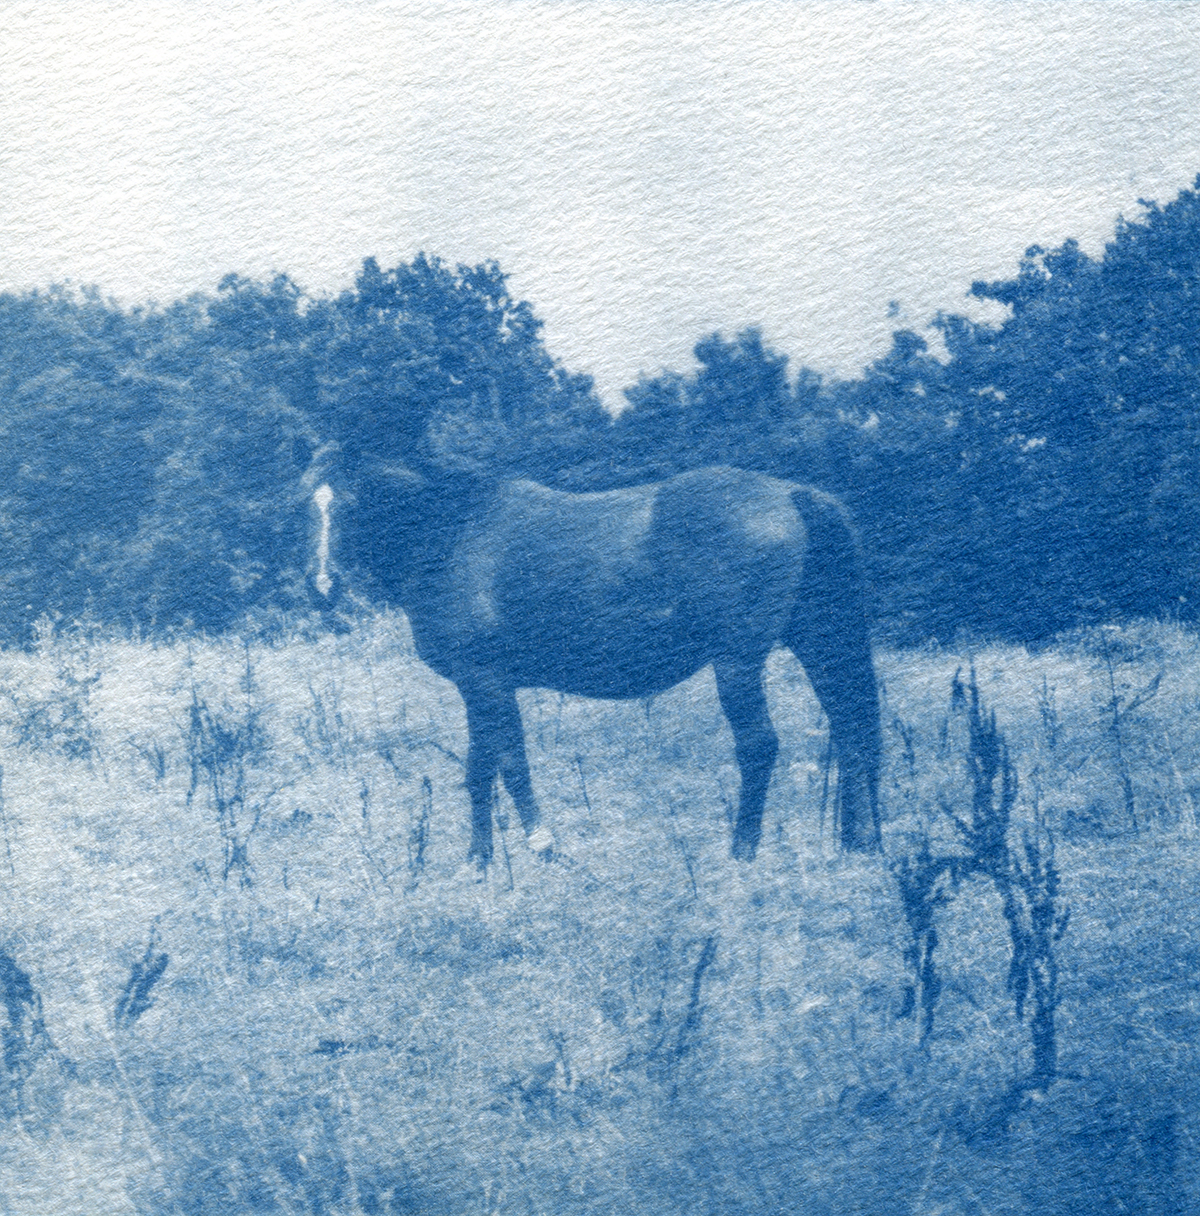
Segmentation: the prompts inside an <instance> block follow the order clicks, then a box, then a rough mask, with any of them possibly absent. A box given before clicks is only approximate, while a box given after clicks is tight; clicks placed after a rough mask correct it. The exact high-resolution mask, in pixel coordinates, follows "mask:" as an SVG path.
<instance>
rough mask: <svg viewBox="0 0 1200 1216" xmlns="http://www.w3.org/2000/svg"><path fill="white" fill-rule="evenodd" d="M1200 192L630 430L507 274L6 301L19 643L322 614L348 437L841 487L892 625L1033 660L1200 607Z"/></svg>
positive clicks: (356, 448) (588, 468)
mask: <svg viewBox="0 0 1200 1216" xmlns="http://www.w3.org/2000/svg"><path fill="white" fill-rule="evenodd" d="M1197 191H1200V179H1197V183H1196V188H1195V189H1194V190H1192V191H1184V192H1183V193H1181V194H1180V195H1179V197H1178V198H1177V199H1176V200H1174V201H1173V202H1171V203H1169V204H1168V205H1166V206H1158V205H1157V204H1153V203H1146V204H1143V214H1142V215H1141V216H1140V217H1139V218H1137V219H1134V220H1122V221H1121V222H1120V224H1119V225H1118V228H1117V231H1116V233H1115V236H1114V239H1113V241H1112V242H1111V243H1110V244H1109V245H1108V247H1107V248H1106V250H1105V252H1104V255H1103V257H1101V258H1089V257H1088V256H1086V255H1085V254H1084V253H1083V252H1082V251H1081V250H1080V249H1079V248H1078V246H1077V245H1076V244H1075V243H1074V242H1071V241H1068V242H1066V243H1065V244H1064V245H1062V246H1061V247H1060V248H1058V249H1054V250H1044V249H1041V248H1038V247H1036V246H1035V247H1032V248H1030V249H1029V250H1028V252H1027V254H1026V256H1025V258H1024V259H1023V260H1022V262H1021V264H1020V266H1019V268H1018V271H1017V274H1016V276H1015V277H1014V278H1012V279H1010V280H1003V281H999V282H992V283H976V284H974V285H973V287H972V291H973V293H974V294H975V295H976V296H978V297H982V298H986V299H990V300H994V301H997V302H999V303H1000V304H1002V305H1004V306H1006V308H1007V309H1008V317H1007V319H1006V320H1005V321H1004V322H1003V323H1002V324H1000V325H996V326H989V325H983V324H979V323H975V322H972V321H971V320H969V319H967V318H966V317H963V316H957V315H942V316H939V317H938V318H936V320H935V322H934V324H935V325H936V327H937V329H938V330H939V331H940V334H941V336H942V338H943V339H944V344H945V353H944V354H942V355H940V356H938V357H935V356H934V355H933V354H932V353H931V352H930V351H929V349H928V348H927V346H926V343H925V342H924V340H923V339H921V338H920V337H919V336H917V335H916V334H914V333H912V332H909V331H901V332H899V333H897V334H896V335H895V337H894V341H893V346H892V349H891V350H890V351H889V352H888V353H887V355H885V356H884V357H883V358H881V359H879V360H878V361H877V362H875V363H874V364H872V365H871V366H870V367H868V368H867V369H866V370H865V371H864V373H863V375H862V376H861V377H859V378H858V379H857V380H854V381H850V382H841V383H825V382H822V380H821V379H820V378H819V377H818V376H816V375H815V374H814V373H812V372H810V371H808V370H807V369H801V370H800V372H799V374H798V375H795V376H790V375H789V371H788V361H787V359H786V357H785V356H783V355H782V354H779V353H778V352H775V351H772V350H771V349H770V348H769V347H767V346H766V345H765V344H764V342H763V339H762V335H761V334H760V333H759V332H758V331H757V330H753V329H751V330H746V331H744V332H742V333H740V334H738V335H736V336H735V337H734V338H732V339H726V338H723V337H721V336H720V335H717V334H714V335H711V336H709V337H706V338H705V339H703V340H702V341H701V342H700V343H699V344H698V345H697V346H696V348H695V354H696V360H697V365H696V368H695V370H694V371H692V372H691V373H689V374H681V373H678V372H670V371H664V372H663V373H661V374H660V375H658V376H656V377H653V378H643V379H641V380H640V381H639V382H638V383H637V384H636V385H634V386H633V387H631V388H630V389H628V390H627V391H626V396H627V398H628V408H627V409H626V410H625V411H624V412H623V413H622V414H621V415H620V416H619V417H618V418H616V419H615V420H612V419H610V418H609V417H608V415H607V414H606V413H605V412H604V410H603V409H602V408H601V407H600V405H599V402H598V400H597V398H596V396H595V394H594V393H593V391H592V387H591V382H590V380H589V379H588V378H587V377H585V376H579V375H574V374H572V373H570V372H568V371H567V370H565V369H564V368H563V367H562V366H561V365H560V364H558V363H557V362H556V361H555V360H554V359H553V358H552V357H551V356H550V354H549V353H548V352H547V350H546V348H545V345H544V343H543V341H542V337H541V322H540V321H539V320H538V319H537V317H536V316H535V315H534V313H533V310H532V309H531V307H530V306H529V304H527V303H525V302H523V301H519V300H516V299H514V298H513V297H512V295H511V294H510V293H509V290H508V285H507V282H506V280H505V277H504V275H503V274H502V273H501V271H500V269H499V268H498V267H497V266H496V265H494V264H488V265H483V266H476V267H466V266H458V267H454V268H451V267H449V266H447V265H445V264H444V263H442V262H440V261H438V260H437V259H436V258H430V257H426V256H424V255H421V256H418V257H417V258H416V259H414V260H413V261H412V262H411V263H408V264H402V265H399V266H396V267H395V268H393V269H391V270H386V271H385V270H382V269H380V267H379V266H378V265H377V264H376V263H375V262H374V261H373V260H368V261H367V262H365V263H364V264H363V268H362V271H361V273H360V275H359V276H358V279H357V281H356V282H355V284H354V287H353V288H352V289H351V290H349V291H347V292H345V293H343V294H342V295H340V296H337V297H334V298H313V297H310V296H308V295H307V294H306V293H305V292H303V291H302V290H301V289H300V288H299V287H298V286H297V285H296V284H294V283H292V282H291V280H289V279H288V278H287V277H286V276H279V277H277V278H276V279H274V280H273V281H271V282H269V283H259V282H253V281H250V280H246V279H243V278H240V277H238V276H236V275H230V276H229V277H227V278H226V279H225V280H224V281H223V282H222V283H221V284H220V285H219V287H218V290H217V291H216V293H215V294H213V295H198V296H195V297H192V298H189V299H187V300H184V301H180V302H178V303H176V304H173V305H171V306H170V307H168V308H165V309H157V308H137V309H132V310H125V309H121V308H119V307H118V306H116V305H115V304H113V303H111V302H109V301H106V300H104V299H102V298H101V297H100V296H99V295H98V294H96V293H94V292H83V293H72V292H69V291H66V290H62V289H52V290H50V291H45V292H32V293H26V294H23V295H12V294H8V295H0V474H2V481H0V543H2V544H3V546H4V555H5V561H4V563H3V566H2V567H0V636H3V637H4V638H7V639H9V640H19V639H23V638H27V637H28V636H29V625H30V624H31V622H32V621H33V620H34V619H35V618H36V617H38V616H39V615H40V614H42V613H47V612H48V613H50V614H51V615H55V614H63V615H66V616H69V617H74V616H79V615H81V614H85V613H90V614H91V615H92V616H94V617H96V618H98V619H100V620H104V621H112V622H124V623H129V624H133V625H136V626H137V627H139V628H153V627H164V626H167V627H170V626H175V625H183V624H187V623H191V624H194V625H197V626H200V627H203V628H207V629H221V628H225V627H227V626H229V625H231V624H233V623H235V622H238V621H241V620H244V619H245V617H246V615H247V614H248V613H253V614H255V615H256V616H257V618H258V619H259V620H260V622H261V620H263V619H264V614H268V615H269V614H270V613H272V612H276V613H277V612H287V611H290V610H294V609H296V608H298V607H302V606H303V604H304V602H305V594H304V587H303V584H304V570H305V566H306V564H307V563H308V561H309V549H310V529H311V522H312V521H311V517H310V509H309V505H308V503H307V501H306V498H305V492H304V490H303V489H302V475H303V472H304V470H305V468H306V467H307V466H308V464H309V461H310V458H311V456H312V453H313V451H314V450H315V449H316V448H317V447H318V446H320V445H321V444H323V443H326V442H328V441H330V440H335V441H336V442H337V443H338V444H339V445H340V448H341V450H342V451H343V452H344V453H346V454H348V455H349V456H351V457H354V456H355V455H373V456H382V457H384V458H386V459H397V458H403V459H404V460H406V461H407V462H409V463H410V464H415V465H418V466H424V467H427V468H441V469H459V470H469V471H472V472H476V473H485V474H487V473H494V474H501V475H509V476H511V475H523V476H532V477H536V478H538V479H540V480H543V481H546V482H548V483H550V484H556V485H561V486H565V487H573V488H580V489H582V488H601V487H605V486H611V485H620V484H629V483H632V482H636V481H644V480H647V479H652V478H656V477H661V476H663V475H665V474H667V473H670V472H672V471H676V470H679V469H683V468H688V467H695V466H697V465H702V464H711V463H728V464H738V465H743V466H746V467H750V468H758V469H763V470H765V471H770V472H773V473H778V474H783V475H787V476H792V477H797V478H800V479H803V480H805V481H809V482H813V483H816V484H818V485H820V486H822V487H824V488H827V489H830V490H833V491H835V492H837V493H840V494H841V495H842V496H843V497H844V498H845V499H846V500H847V501H848V502H849V503H850V505H851V507H852V509H853V512H854V515H855V517H856V519H857V521H858V523H859V526H860V528H861V530H862V533H863V538H864V542H865V549H866V552H867V555H868V561H869V563H870V567H871V574H872V578H873V582H874V584H875V588H876V593H877V598H878V603H879V617H880V622H881V626H882V627H883V628H884V629H885V630H886V631H887V632H888V633H890V634H891V635H892V636H893V637H895V638H897V639H903V640H907V641H917V640H921V639H924V638H928V637H931V636H935V637H940V638H942V639H948V638H950V637H952V636H953V635H954V634H955V633H957V632H961V631H964V630H965V631H967V632H969V633H972V634H977V635H987V636H1000V637H1007V638H1013V639H1022V640H1036V639H1039V638H1044V637H1047V636H1049V635H1051V634H1053V633H1055V632H1057V631H1059V630H1061V629H1064V628H1068V627H1071V626H1073V625H1076V624H1080V623H1085V622H1094V621H1097V620H1110V619H1121V618H1127V617H1130V616H1161V615H1179V616H1182V617H1184V618H1188V619H1191V618H1193V617H1194V616H1195V615H1196V611H1197V603H1198V602H1200V527H1197V524H1198V523H1200V421H1198V420H1200V410H1198V407H1200V195H1198V193H1197Z"/></svg>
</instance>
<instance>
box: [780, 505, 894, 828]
mask: <svg viewBox="0 0 1200 1216" xmlns="http://www.w3.org/2000/svg"><path fill="white" fill-rule="evenodd" d="M792 501H793V502H794V503H795V504H796V509H797V510H798V511H799V512H800V515H801V517H802V518H803V520H804V525H805V528H806V529H807V531H808V547H807V549H806V551H805V556H804V574H803V577H802V579H801V584H800V592H799V594H798V595H797V598H796V603H795V606H794V607H793V608H792V616H791V620H790V621H789V622H788V628H787V632H786V634H785V635H784V638H783V641H784V642H785V643H786V644H787V645H788V646H789V647H790V648H791V650H792V651H793V653H794V654H795V655H796V657H797V658H798V659H799V660H800V662H801V664H802V665H803V666H804V670H805V672H806V673H807V675H808V679H809V683H810V684H812V687H813V691H814V692H815V693H816V694H817V699H818V700H819V701H820V702H821V707H822V708H823V709H824V711H825V716H826V717H827V718H828V719H829V739H830V743H831V744H832V747H833V752H834V755H835V756H836V757H837V762H838V777H839V780H838V813H837V825H838V830H839V832H840V835H841V842H842V846H843V848H847V849H862V850H872V849H878V848H880V847H881V836H880V827H879V768H880V759H881V755H882V750H883V746H882V738H881V730H880V723H879V690H878V687H877V686H876V682H875V665H874V662H873V661H872V658H871V637H870V629H869V612H868V604H867V598H868V593H867V580H866V575H865V573H864V570H863V563H862V558H861V556H860V554H859V549H858V544H857V541H856V539H855V536H854V532H853V529H852V528H851V526H850V522H849V519H848V518H847V515H846V510H845V508H844V507H843V506H842V505H841V503H839V502H838V501H837V499H836V498H833V497H831V496H830V495H828V494H823V493H822V492H821V491H819V490H813V489H808V488H804V489H797V490H796V491H794V492H793V494H792Z"/></svg>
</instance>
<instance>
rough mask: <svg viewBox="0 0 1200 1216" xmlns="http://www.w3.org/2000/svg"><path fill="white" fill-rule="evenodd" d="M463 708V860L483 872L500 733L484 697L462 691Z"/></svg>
mask: <svg viewBox="0 0 1200 1216" xmlns="http://www.w3.org/2000/svg"><path fill="white" fill-rule="evenodd" d="M463 700H464V701H465V702H466V706H467V793H468V795H469V796H470V798H471V848H470V850H469V851H468V853H467V860H468V861H474V862H475V863H476V864H477V865H478V866H479V868H480V869H481V870H486V869H487V868H488V866H489V864H490V863H491V860H492V802H493V799H494V797H495V786H496V774H497V772H499V769H500V734H499V729H498V726H497V718H496V712H495V707H494V705H493V704H492V703H491V701H490V699H489V698H487V697H480V696H478V695H476V694H471V693H467V692H464V693H463Z"/></svg>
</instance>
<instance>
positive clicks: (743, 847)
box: [732, 836, 758, 861]
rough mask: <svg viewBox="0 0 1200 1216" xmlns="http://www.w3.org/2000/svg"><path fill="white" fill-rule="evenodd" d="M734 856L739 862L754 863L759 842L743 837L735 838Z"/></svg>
mask: <svg viewBox="0 0 1200 1216" xmlns="http://www.w3.org/2000/svg"><path fill="white" fill-rule="evenodd" d="M732 852H733V855H734V857H736V858H737V860H738V861H753V860H754V857H755V854H756V853H757V852H758V841H757V840H746V839H745V838H744V837H742V836H735V837H734V838H733V850H732Z"/></svg>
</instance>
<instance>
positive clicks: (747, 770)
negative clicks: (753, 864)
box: [715, 660, 779, 861]
mask: <svg viewBox="0 0 1200 1216" xmlns="http://www.w3.org/2000/svg"><path fill="white" fill-rule="evenodd" d="M715 667H716V674H717V694H718V696H719V697H720V698H721V708H722V709H723V710H724V711H725V717H726V718H728V719H729V727H730V729H731V730H732V731H733V746H734V751H735V753H736V755H737V762H738V768H739V769H741V772H742V790H741V795H740V797H739V798H738V817H737V825H736V826H735V827H734V829H733V855H734V857H737V858H739V859H740V860H742V861H753V860H754V854H755V853H756V852H757V851H758V842H759V840H760V839H761V837H762V817H763V807H764V806H765V805H766V801H767V787H768V786H769V785H770V784H771V770H772V769H773V768H774V767H775V757H776V756H777V755H778V754H779V736H778V735H776V734H775V728H774V727H773V726H772V725H771V716H770V714H769V713H768V712H767V698H766V697H765V696H764V695H763V687H762V661H761V660H759V661H757V662H756V661H755V660H749V661H747V662H744V663H743V662H735V661H730V660H723V661H721V662H718V663H717V664H716V665H715Z"/></svg>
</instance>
